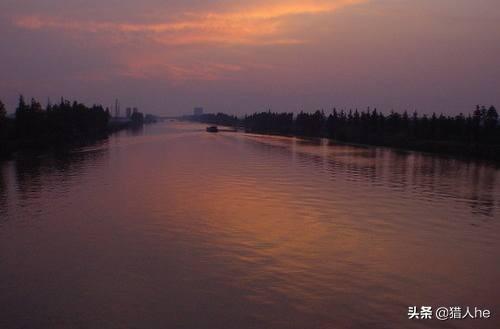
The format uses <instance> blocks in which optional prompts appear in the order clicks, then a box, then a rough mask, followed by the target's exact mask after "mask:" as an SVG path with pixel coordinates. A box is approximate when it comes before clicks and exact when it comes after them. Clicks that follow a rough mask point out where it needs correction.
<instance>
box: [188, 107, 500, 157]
mask: <svg viewBox="0 0 500 329" xmlns="http://www.w3.org/2000/svg"><path fill="white" fill-rule="evenodd" d="M195 120H196V121H200V122H205V123H210V124H220V125H232V126H240V127H243V128H244V129H245V131H246V132H250V133H261V134H279V135H287V136H304V137H321V138H330V139H333V140H337V141H342V142H349V143H361V144H370V145H380V146H391V147H398V148H406V149H413V150H420V151H428V152H437V153H451V154H460V155H465V156H474V157H483V158H489V159H496V160H500V125H499V122H498V112H497V110H496V108H495V107H494V106H490V107H486V106H479V105H478V106H477V107H476V109H475V110H474V111H472V112H471V113H470V114H467V115H464V114H462V113H461V114H458V115H455V116H449V115H448V116H446V115H444V114H440V115H437V114H435V113H434V114H432V115H426V114H424V115H419V114H418V113H417V112H414V113H412V114H409V113H408V112H403V113H398V112H394V111H392V112H391V113H389V114H384V113H382V112H379V111H378V110H377V109H370V108H368V109H366V110H364V111H358V110H354V111H353V110H349V111H345V110H337V109H333V110H332V111H331V112H330V113H329V114H328V115H327V114H325V112H324V111H316V112H313V113H306V112H300V113H298V114H294V113H291V112H290V113H276V112H271V111H270V110H269V111H266V112H260V113H254V114H252V115H246V116H245V117H243V118H241V119H238V118H236V117H234V116H231V115H225V114H222V113H219V114H217V115H213V114H211V115H209V114H205V115H203V116H200V117H198V118H195Z"/></svg>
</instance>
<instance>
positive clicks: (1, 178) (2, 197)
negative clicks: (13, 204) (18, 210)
mask: <svg viewBox="0 0 500 329" xmlns="http://www.w3.org/2000/svg"><path fill="white" fill-rule="evenodd" d="M7 206H8V204H7V162H5V161H0V224H1V223H2V218H6V217H7V216H4V215H5V212H7V210H8V209H7Z"/></svg>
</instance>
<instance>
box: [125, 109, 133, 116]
mask: <svg viewBox="0 0 500 329" xmlns="http://www.w3.org/2000/svg"><path fill="white" fill-rule="evenodd" d="M126 112H127V118H130V116H131V115H132V109H131V108H130V107H127V110H126Z"/></svg>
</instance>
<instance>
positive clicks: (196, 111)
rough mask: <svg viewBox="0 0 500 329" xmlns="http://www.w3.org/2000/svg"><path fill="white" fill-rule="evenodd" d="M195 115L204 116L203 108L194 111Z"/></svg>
mask: <svg viewBox="0 0 500 329" xmlns="http://www.w3.org/2000/svg"><path fill="white" fill-rule="evenodd" d="M193 114H194V116H200V115H203V107H195V108H194V109H193Z"/></svg>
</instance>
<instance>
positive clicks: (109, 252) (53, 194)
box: [0, 122, 500, 328]
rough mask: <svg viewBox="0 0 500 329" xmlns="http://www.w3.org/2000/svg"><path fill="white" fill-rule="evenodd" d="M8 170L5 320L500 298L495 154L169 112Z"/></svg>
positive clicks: (391, 323)
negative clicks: (183, 117)
mask: <svg viewBox="0 0 500 329" xmlns="http://www.w3.org/2000/svg"><path fill="white" fill-rule="evenodd" d="M0 166H1V169H0V170H1V171H0V172H1V175H0V305H3V306H2V310H1V316H0V327H2V328H4V327H5V328H68V327H69V328H72V327H74V328H171V327H175V328H413V327H415V328H420V327H422V328H424V327H448V328H455V327H456V328H471V323H470V322H468V321H462V322H460V321H455V322H447V323H445V324H443V323H436V322H421V321H420V322H415V321H410V320H408V316H407V311H408V306H412V305H434V306H454V305H471V306H482V307H488V308H490V309H492V310H493V312H494V311H495V310H498V309H499V306H500V301H499V299H498V296H499V295H500V290H499V288H498V284H497V281H498V278H500V265H499V263H498V259H500V239H499V233H500V224H499V219H500V210H499V209H500V208H499V200H500V191H499V188H498V178H499V173H500V171H499V170H498V169H497V168H495V167H494V166H491V165H488V164H481V163H475V162H466V161H463V160H457V159H452V158H443V157H437V156H430V155H423V154H420V153H413V152H402V151H391V150H387V149H382V148H367V147H353V146H347V145H341V144H335V143H330V142H327V141H325V140H302V139H297V138H288V137H273V136H257V135H247V134H242V133H220V134H207V133H206V132H205V131H204V127H203V126H199V125H193V124H184V123H183V124H181V123H173V122H168V123H162V124H158V125H154V126H148V127H146V128H145V129H144V130H141V131H137V132H135V133H126V132H123V133H121V134H118V135H116V136H113V137H112V138H110V139H109V140H108V141H106V142H104V143H102V144H99V145H96V146H93V147H90V148H85V149H81V150H76V151H74V152H72V153H70V154H65V155H39V156H28V155H25V156H19V157H17V158H16V159H15V160H13V161H10V162H4V163H2V164H1V165H0ZM474 327H475V328H498V320H495V318H493V319H491V320H481V321H480V322H477V321H476V322H474Z"/></svg>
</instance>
